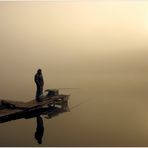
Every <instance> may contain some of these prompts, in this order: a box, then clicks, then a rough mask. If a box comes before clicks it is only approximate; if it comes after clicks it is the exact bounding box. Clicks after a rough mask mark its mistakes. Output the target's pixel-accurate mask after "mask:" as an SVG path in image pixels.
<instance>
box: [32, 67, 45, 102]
mask: <svg viewBox="0 0 148 148" xmlns="http://www.w3.org/2000/svg"><path fill="white" fill-rule="evenodd" d="M34 81H35V83H36V86H37V90H36V100H37V101H40V98H39V96H40V95H41V94H42V93H43V86H44V80H43V75H42V70H41V69H38V70H37V73H36V74H35V76H34Z"/></svg>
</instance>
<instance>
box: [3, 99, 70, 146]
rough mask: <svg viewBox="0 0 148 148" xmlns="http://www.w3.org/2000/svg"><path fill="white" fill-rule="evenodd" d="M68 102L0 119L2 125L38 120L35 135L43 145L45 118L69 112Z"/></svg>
mask: <svg viewBox="0 0 148 148" xmlns="http://www.w3.org/2000/svg"><path fill="white" fill-rule="evenodd" d="M69 111H70V109H69V106H68V100H66V101H64V102H62V103H61V102H58V103H56V104H54V105H52V106H51V105H50V106H49V105H47V106H46V107H43V108H38V109H33V110H29V111H27V112H24V113H21V114H12V115H11V116H8V117H7V116H5V117H3V118H1V117H0V123H5V122H10V121H13V120H18V119H23V118H24V119H31V118H36V130H35V133H34V138H35V139H36V140H37V142H38V144H42V138H43V135H44V121H43V117H44V118H46V119H52V118H53V117H56V116H58V115H60V114H62V113H65V112H69Z"/></svg>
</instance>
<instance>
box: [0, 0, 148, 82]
mask: <svg viewBox="0 0 148 148" xmlns="http://www.w3.org/2000/svg"><path fill="white" fill-rule="evenodd" d="M147 8H148V2H146V1H126V2H125V1H106V2H103V1H92V2H91V1H87V2H86V1H79V2H78V1H77V2H74V1H70V2H68V1H66V2H60V1H56V2H50V1H49V2H0V68H1V78H0V79H1V82H2V84H4V83H6V81H7V83H10V81H9V80H12V79H13V81H14V83H13V84H15V82H16V80H17V79H19V80H21V79H22V77H24V79H25V80H27V78H28V79H30V80H32V76H33V75H34V72H35V71H36V69H37V68H42V69H43V70H44V72H45V73H49V74H50V75H51V74H59V75H61V74H64V73H66V74H69V75H72V74H74V75H75V74H78V75H79V74H97V75H98V74H100V73H102V74H112V73H113V74H116V73H117V74H120V75H124V74H127V75H129V74H131V73H133V74H134V75H136V74H141V73H142V75H147V74H148V70H147V66H148V58H147V54H148V50H147V49H148V41H147V39H148V38H147V37H148V9H147ZM16 76H17V77H16ZM25 76H26V77H25ZM28 81H29V80H28Z"/></svg>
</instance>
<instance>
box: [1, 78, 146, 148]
mask: <svg viewBox="0 0 148 148" xmlns="http://www.w3.org/2000/svg"><path fill="white" fill-rule="evenodd" d="M65 78H66V77H65ZM63 79H64V76H63ZM75 79H77V81H76V82H75V81H74V77H73V80H71V84H72V83H73V84H74V86H77V87H78V88H79V89H73V90H62V91H61V93H66V94H71V97H70V100H69V107H70V109H71V111H70V112H66V113H63V114H61V115H59V116H57V117H54V118H52V119H46V118H45V116H42V119H43V122H44V135H43V141H42V144H41V145H39V144H38V143H37V141H36V140H35V138H34V133H35V131H36V124H37V123H36V118H32V119H27V120H26V119H20V120H16V121H10V122H7V123H2V124H0V131H1V135H0V139H1V140H0V145H1V146H148V142H147V141H148V140H147V139H148V107H147V104H148V99H147V97H148V94H147V87H148V84H147V80H145V79H144V78H143V77H142V76H136V75H131V77H130V76H122V77H121V75H118V77H117V76H116V77H113V76H112V77H111V78H110V76H109V75H108V76H106V77H104V78H103V77H101V78H100V77H97V76H95V75H93V76H92V77H91V76H86V77H85V76H84V77H81V78H80V77H75ZM68 80H69V83H70V79H69V78H68V76H67V81H68ZM57 83H58V82H57ZM48 85H49V86H50V84H48ZM63 86H64V85H63ZM66 86H67V85H66ZM24 94H25V93H24V92H22V98H23V95H24ZM16 96H17V94H16ZM24 96H25V95H24ZM24 101H25V100H24Z"/></svg>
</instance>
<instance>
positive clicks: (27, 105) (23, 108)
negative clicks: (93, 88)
mask: <svg viewBox="0 0 148 148" xmlns="http://www.w3.org/2000/svg"><path fill="white" fill-rule="evenodd" d="M68 96H69V95H58V96H52V97H50V98H45V99H43V100H42V101H41V102H37V101H36V100H31V101H28V102H17V101H11V100H6V102H7V103H11V104H13V105H15V106H16V109H1V110H0V117H4V116H9V115H13V114H21V113H23V112H27V111H29V110H33V109H37V108H41V107H43V106H45V105H52V104H54V103H55V102H56V101H61V102H62V101H65V100H68Z"/></svg>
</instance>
